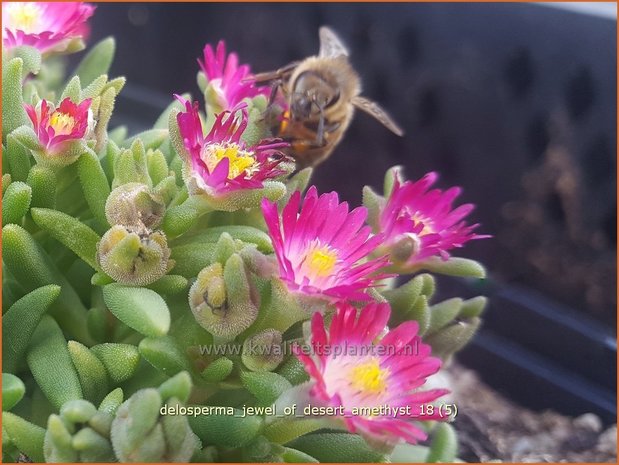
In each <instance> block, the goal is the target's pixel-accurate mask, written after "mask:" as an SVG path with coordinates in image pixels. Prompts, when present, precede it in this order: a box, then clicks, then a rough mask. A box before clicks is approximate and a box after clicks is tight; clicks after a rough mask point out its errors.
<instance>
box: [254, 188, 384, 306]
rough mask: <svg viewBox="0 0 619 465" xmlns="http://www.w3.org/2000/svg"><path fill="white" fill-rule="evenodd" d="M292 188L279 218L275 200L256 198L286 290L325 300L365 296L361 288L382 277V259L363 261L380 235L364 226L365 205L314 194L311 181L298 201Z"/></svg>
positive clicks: (363, 288) (372, 283)
mask: <svg viewBox="0 0 619 465" xmlns="http://www.w3.org/2000/svg"><path fill="white" fill-rule="evenodd" d="M300 203H301V193H300V192H298V191H297V192H295V193H294V194H293V195H292V197H291V198H290V200H289V201H288V204H287V205H286V206H285V207H284V209H283V211H282V214H281V217H280V215H278V211H277V205H276V204H275V203H273V202H269V201H268V200H263V201H262V212H263V214H264V218H265V220H266V223H267V227H268V230H269V235H270V236H271V240H272V241H273V247H274V249H275V254H276V256H277V261H278V263H279V271H280V278H281V279H282V280H283V281H284V282H285V283H286V284H287V286H288V288H289V289H290V290H292V291H298V292H300V293H304V294H308V295H320V296H324V297H327V298H328V299H330V300H338V299H355V300H368V299H369V297H368V295H367V294H366V293H365V290H366V289H367V288H369V287H372V286H374V285H375V283H376V281H377V280H380V279H381V278H383V277H385V276H384V275H381V274H380V273H379V270H380V269H381V268H382V267H384V266H385V265H386V263H387V261H386V258H378V259H373V260H368V261H365V262H364V261H363V260H364V259H365V258H366V257H367V256H368V255H369V254H370V253H371V252H373V251H374V249H376V247H377V246H378V245H379V244H380V243H381V241H382V240H383V238H382V236H380V235H377V236H372V235H371V231H370V227H368V226H365V225H364V222H365V219H366V217H367V210H366V209H365V208H364V207H358V208H355V209H354V210H352V211H350V212H349V210H348V203H346V202H342V203H340V202H339V199H338V195H337V192H330V193H328V194H322V195H320V196H318V191H317V190H316V187H314V186H312V187H311V188H310V189H309V191H308V192H307V195H306V196H305V200H304V202H303V206H302V207H301V211H300V212H299V206H300Z"/></svg>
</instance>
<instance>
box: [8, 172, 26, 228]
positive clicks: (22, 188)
mask: <svg viewBox="0 0 619 465" xmlns="http://www.w3.org/2000/svg"><path fill="white" fill-rule="evenodd" d="M31 200H32V188H31V187H30V186H29V185H28V184H26V183H24V182H21V181H16V182H12V183H11V185H10V186H9V187H8V189H7V190H6V192H5V193H4V195H3V196H2V226H4V225H6V224H9V223H16V224H19V223H21V220H22V218H23V217H24V216H25V215H26V213H27V212H28V209H29V208H30V201H31Z"/></svg>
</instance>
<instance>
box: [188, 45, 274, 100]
mask: <svg viewBox="0 0 619 465" xmlns="http://www.w3.org/2000/svg"><path fill="white" fill-rule="evenodd" d="M198 63H199V64H200V68H202V71H203V72H204V74H205V75H206V78H207V79H208V82H209V85H210V86H212V89H213V90H214V92H215V95H216V101H217V104H218V105H219V107H220V108H219V109H221V110H229V109H231V108H233V107H235V106H236V105H238V104H239V103H240V102H241V101H242V100H243V99H245V98H254V97H255V96H257V95H264V96H265V97H268V96H269V93H270V89H269V88H268V87H267V88H264V87H263V88H258V87H255V86H254V84H253V82H251V81H244V80H245V79H246V78H247V77H248V76H249V75H250V74H251V71H250V68H249V65H240V66H239V57H238V56H237V54H236V53H234V52H232V53H230V54H228V55H227V56H226V44H225V42H224V41H223V40H221V41H219V43H218V44H217V49H216V50H215V51H213V47H212V46H211V45H210V44H207V45H206V46H205V47H204V59H203V60H200V59H198ZM217 110H218V109H217Z"/></svg>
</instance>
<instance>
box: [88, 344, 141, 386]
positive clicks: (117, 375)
mask: <svg viewBox="0 0 619 465" xmlns="http://www.w3.org/2000/svg"><path fill="white" fill-rule="evenodd" d="M90 350H91V351H92V353H93V354H95V355H96V356H97V358H98V359H99V360H101V362H102V363H103V365H104V366H105V369H106V370H107V373H108V375H109V376H110V378H111V380H112V381H113V382H114V383H116V384H119V383H122V382H123V381H126V380H128V379H129V378H130V377H131V376H133V374H134V373H135V370H136V369H137V367H138V363H139V361H140V356H139V354H138V349H137V347H136V346H133V345H131V344H116V343H111V342H108V343H104V344H98V345H96V346H93V347H91V348H90Z"/></svg>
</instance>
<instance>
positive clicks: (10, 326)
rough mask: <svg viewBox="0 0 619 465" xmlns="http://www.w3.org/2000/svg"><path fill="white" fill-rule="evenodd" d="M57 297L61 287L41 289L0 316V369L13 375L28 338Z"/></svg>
mask: <svg viewBox="0 0 619 465" xmlns="http://www.w3.org/2000/svg"><path fill="white" fill-rule="evenodd" d="M59 295H60V287H59V286H56V285H54V284H50V285H48V286H43V287H40V288H38V289H35V290H34V291H32V292H30V293H29V294H26V295H25V296H24V297H22V298H21V299H19V300H18V301H17V302H15V303H14V304H13V305H12V306H11V308H9V310H8V311H7V312H6V313H5V314H4V316H3V317H2V369H3V370H4V371H5V372H8V373H12V372H14V371H15V369H16V368H17V366H18V364H19V363H20V361H21V360H22V358H23V357H24V355H25V353H26V348H27V347H28V343H29V342H30V337H31V336H32V334H33V333H34V330H35V329H36V327H37V326H38V324H39V321H41V318H42V317H43V315H44V314H45V312H46V311H47V310H48V309H49V307H50V305H51V304H52V303H53V302H54V301H55V300H56V299H57V298H58V296H59Z"/></svg>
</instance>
